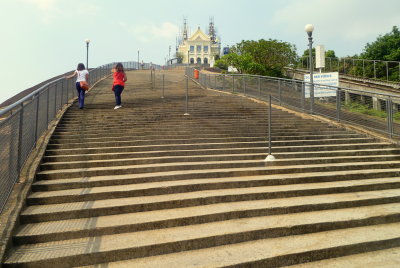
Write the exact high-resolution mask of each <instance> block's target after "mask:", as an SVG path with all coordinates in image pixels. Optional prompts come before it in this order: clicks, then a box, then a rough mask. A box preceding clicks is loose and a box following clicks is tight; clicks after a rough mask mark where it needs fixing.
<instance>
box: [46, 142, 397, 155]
mask: <svg viewBox="0 0 400 268" xmlns="http://www.w3.org/2000/svg"><path fill="white" fill-rule="evenodd" d="M352 141H353V142H351V141H350V140H349V139H336V140H329V141H327V142H326V143H324V142H323V141H321V140H316V141H304V142H302V143H300V142H299V141H293V142H286V141H285V142H280V141H276V142H274V141H273V142H272V146H273V152H282V151H287V152H290V151H292V152H293V151H318V149H320V150H328V148H329V149H330V148H333V149H334V148H335V146H336V147H339V148H343V147H348V148H349V149H358V148H362V147H369V148H371V149H372V148H377V146H378V147H385V146H386V147H393V145H392V144H390V143H386V144H385V143H373V142H372V141H371V140H368V139H360V140H359V141H358V142H359V143H355V141H354V140H352ZM260 146H262V147H267V146H268V143H267V142H231V143H229V142H226V143H198V144H167V145H162V144H159V145H148V146H140V145H138V146H124V147H99V148H75V149H52V150H51V149H49V150H46V155H70V154H72V155H73V154H96V153H109V152H145V151H165V150H172V151H173V150H204V149H225V148H227V149H232V148H243V149H246V148H251V147H260Z"/></svg>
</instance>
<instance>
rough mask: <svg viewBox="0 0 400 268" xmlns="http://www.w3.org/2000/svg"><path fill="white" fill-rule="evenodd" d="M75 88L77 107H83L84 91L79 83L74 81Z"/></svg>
mask: <svg viewBox="0 0 400 268" xmlns="http://www.w3.org/2000/svg"><path fill="white" fill-rule="evenodd" d="M76 90H77V91H78V105H79V108H83V105H84V104H85V91H84V90H83V89H82V88H81V84H80V83H79V82H76Z"/></svg>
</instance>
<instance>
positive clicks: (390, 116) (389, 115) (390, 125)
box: [386, 97, 393, 138]
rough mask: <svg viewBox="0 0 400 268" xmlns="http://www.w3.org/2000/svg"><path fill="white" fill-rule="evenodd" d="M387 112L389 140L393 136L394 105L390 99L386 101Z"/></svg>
mask: <svg viewBox="0 0 400 268" xmlns="http://www.w3.org/2000/svg"><path fill="white" fill-rule="evenodd" d="M386 111H387V129H388V134H389V138H392V136H393V105H392V100H391V98H390V97H389V98H388V99H387V101H386Z"/></svg>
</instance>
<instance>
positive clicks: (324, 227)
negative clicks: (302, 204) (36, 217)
mask: <svg viewBox="0 0 400 268" xmlns="http://www.w3.org/2000/svg"><path fill="white" fill-rule="evenodd" d="M330 212H332V211H321V212H308V213H305V215H304V216H303V214H302V213H296V214H293V215H282V216H281V217H274V216H264V217H254V218H245V219H234V220H228V221H223V222H211V223H204V224H198V225H189V226H180V227H173V228H168V231H167V232H166V231H165V230H163V229H161V230H150V231H138V232H130V233H123V234H113V235H102V236H94V237H85V238H79V239H70V240H64V241H56V242H47V243H37V244H34V245H29V244H28V245H21V246H17V247H15V248H14V249H13V251H12V252H11V254H10V255H9V257H8V258H7V260H6V262H5V265H6V267H7V266H8V265H15V264H17V265H22V264H24V263H26V264H30V265H37V266H42V267H43V266H46V264H51V265H53V266H54V265H56V266H58V267H67V266H73V265H86V264H95V263H99V262H108V261H116V260H126V259H133V258H143V257H148V256H154V255H159V254H166V253H174V252H182V251H188V250H196V249H204V248H207V249H208V252H209V253H210V254H212V252H215V251H218V248H215V247H218V246H226V245H232V246H231V247H225V250H228V251H229V253H232V250H234V249H237V247H240V248H241V249H242V250H241V251H240V254H239V252H237V253H238V254H239V256H240V260H237V259H236V258H226V260H225V261H224V262H223V263H224V264H226V263H232V264H234V262H233V261H234V260H236V261H239V263H249V262H248V261H247V260H246V259H245V258H246V256H247V254H251V255H252V256H251V257H252V263H258V264H260V262H267V260H268V259H270V260H269V261H271V260H272V259H274V258H275V259H276V258H277V257H280V258H278V259H279V260H280V262H279V263H280V264H294V263H296V262H294V261H295V260H297V262H299V261H298V260H299V258H298V257H299V255H305V256H310V258H311V259H313V258H316V256H320V254H321V251H327V252H329V253H330V254H331V256H332V255H333V256H334V255H335V254H334V253H335V252H340V253H341V255H345V254H343V252H345V249H346V250H347V251H348V252H349V253H358V252H360V253H361V252H365V251H366V246H367V245H368V247H369V249H368V250H373V248H378V247H379V249H382V248H390V247H394V246H400V223H399V222H398V221H399V212H398V210H397V211H396V210H395V209H393V210H391V212H392V214H390V212H389V214H390V215H391V216H390V217H392V220H388V222H389V223H387V224H381V223H382V221H384V219H383V218H384V217H385V215H386V214H384V215H382V213H381V212H380V211H376V212H375V214H374V213H372V214H370V215H371V217H368V216H366V215H365V213H367V210H362V212H364V213H358V209H349V210H348V211H346V212H347V213H346V212H344V211H342V213H330ZM280 218H284V219H285V220H280ZM379 218H381V220H379ZM375 219H376V221H377V222H376V223H377V224H378V225H376V223H374V220H375ZM390 222H393V223H390ZM371 224H372V225H371ZM365 225H367V226H365ZM342 228H345V229H342ZM350 233H351V235H350ZM366 233H368V236H366V235H365V234H366ZM288 238H290V239H288ZM325 241H326V242H325ZM243 242H248V243H243ZM260 244H261V245H262V247H261V245H260ZM246 246H247V247H249V246H251V248H252V250H251V251H249V252H247V254H244V253H245V251H244V250H245V249H246V248H247V247H246ZM265 249H268V250H265ZM350 249H351V250H350ZM247 250H248V249H247ZM261 252H263V253H264V254H261ZM349 253H348V254H349ZM283 256H285V258H283ZM77 257H79V258H77ZM82 257H83V258H82ZM209 258H210V256H209ZM255 258H256V259H257V260H255ZM211 259H213V261H215V259H214V258H211ZM300 259H301V258H300ZM221 261H222V260H221ZM215 264H217V263H215ZM221 264H222V263H220V262H219V263H218V265H221ZM274 264H275V265H276V264H277V262H276V261H275V262H274ZM134 267H136V266H134Z"/></svg>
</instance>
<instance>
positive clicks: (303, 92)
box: [301, 81, 306, 112]
mask: <svg viewBox="0 0 400 268" xmlns="http://www.w3.org/2000/svg"><path fill="white" fill-rule="evenodd" d="M305 89H306V85H305V83H304V81H302V82H301V109H302V110H303V112H304V111H305V101H306V90H305Z"/></svg>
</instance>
